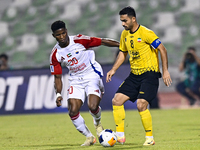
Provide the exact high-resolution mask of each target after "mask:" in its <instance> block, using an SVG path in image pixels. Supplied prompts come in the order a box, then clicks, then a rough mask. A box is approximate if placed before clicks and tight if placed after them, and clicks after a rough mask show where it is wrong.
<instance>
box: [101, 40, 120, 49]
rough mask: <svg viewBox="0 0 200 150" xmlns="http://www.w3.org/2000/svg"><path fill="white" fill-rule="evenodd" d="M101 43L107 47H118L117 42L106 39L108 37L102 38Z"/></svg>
mask: <svg viewBox="0 0 200 150" xmlns="http://www.w3.org/2000/svg"><path fill="white" fill-rule="evenodd" d="M101 45H105V46H109V47H119V42H118V41H115V40H112V39H108V38H102V39H101Z"/></svg>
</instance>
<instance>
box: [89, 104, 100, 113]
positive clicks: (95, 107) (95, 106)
mask: <svg viewBox="0 0 200 150" xmlns="http://www.w3.org/2000/svg"><path fill="white" fill-rule="evenodd" d="M88 107H89V109H90V111H96V110H97V109H98V107H99V105H98V104H97V103H91V104H89V105H88Z"/></svg>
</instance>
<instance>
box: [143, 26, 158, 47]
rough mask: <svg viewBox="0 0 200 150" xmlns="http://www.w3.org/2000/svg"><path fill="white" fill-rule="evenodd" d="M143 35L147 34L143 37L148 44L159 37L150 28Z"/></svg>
mask: <svg viewBox="0 0 200 150" xmlns="http://www.w3.org/2000/svg"><path fill="white" fill-rule="evenodd" d="M143 35H145V36H144V37H143V38H144V39H145V42H146V43H148V44H151V43H152V42H153V41H155V40H156V39H158V38H159V37H158V36H157V35H156V34H155V33H154V32H153V31H152V30H149V29H146V30H145V34H143Z"/></svg>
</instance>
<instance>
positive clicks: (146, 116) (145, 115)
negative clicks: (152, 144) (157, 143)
mask: <svg viewBox="0 0 200 150" xmlns="http://www.w3.org/2000/svg"><path fill="white" fill-rule="evenodd" d="M139 114H140V116H141V120H142V124H143V127H144V130H145V132H146V136H147V137H150V136H153V131H152V118H151V114H150V112H149V110H148V109H146V110H145V111H142V112H139Z"/></svg>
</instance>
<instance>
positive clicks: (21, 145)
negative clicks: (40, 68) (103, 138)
mask: <svg viewBox="0 0 200 150" xmlns="http://www.w3.org/2000/svg"><path fill="white" fill-rule="evenodd" d="M150 112H151V114H152V118H153V129H154V139H155V142H156V144H155V145H154V146H147V147H145V146H142V144H143V143H144V140H145V139H144V138H145V133H144V130H143V127H142V123H141V120H140V116H139V114H138V112H137V111H136V110H133V111H130V110H126V120H125V133H126V143H125V144H124V145H120V144H118V143H117V144H116V145H115V146H114V147H109V148H104V147H102V146H101V145H100V144H99V143H98V142H97V143H96V144H95V145H93V146H90V147H81V146H80V145H81V144H82V143H83V142H84V141H85V137H84V136H83V135H81V134H80V133H79V132H78V131H77V130H76V129H75V127H74V126H73V124H72V122H71V120H70V118H69V116H68V114H63V113H58V114H40V115H38V114H37V115H35V114H34V115H12V116H0V150H68V149H69V150H73V149H74V150H76V149H79V150H81V149H85V150H86V149H87V150H101V149H102V150H103V149H106V150H110V149H112V150H115V149H118V150H129V149H135V150H140V149H144V150H145V149H148V150H199V149H200V120H199V116H200V109H188V110H178V109H173V110H153V109H152V110H150ZM81 115H82V116H83V118H84V119H85V122H86V124H87V126H88V128H89V129H90V130H91V132H92V133H93V134H94V135H95V136H96V131H95V129H94V126H93V122H92V117H91V115H90V114H89V112H81ZM102 125H103V126H104V128H108V129H113V130H115V124H114V119H113V115H112V111H103V112H102Z"/></svg>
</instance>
